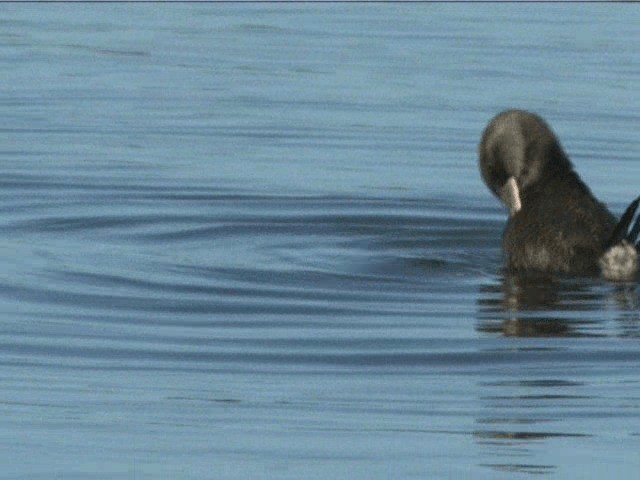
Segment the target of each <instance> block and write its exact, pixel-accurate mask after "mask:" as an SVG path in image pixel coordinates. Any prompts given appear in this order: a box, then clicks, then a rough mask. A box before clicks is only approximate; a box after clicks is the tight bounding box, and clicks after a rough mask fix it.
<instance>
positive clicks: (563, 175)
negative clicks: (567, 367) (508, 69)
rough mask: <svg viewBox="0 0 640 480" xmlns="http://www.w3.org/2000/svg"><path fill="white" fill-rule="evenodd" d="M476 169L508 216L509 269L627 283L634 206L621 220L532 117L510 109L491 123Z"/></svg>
mask: <svg viewBox="0 0 640 480" xmlns="http://www.w3.org/2000/svg"><path fill="white" fill-rule="evenodd" d="M479 153H480V171H481V172H482V178H483V179H484V181H485V183H486V184H487V186H488V187H489V189H490V190H491V191H492V192H493V193H494V194H495V195H496V196H497V197H498V198H499V199H500V200H501V201H502V202H503V203H504V204H505V206H506V207H507V208H508V209H509V211H510V213H511V216H510V218H509V220H508V222H507V225H506V227H505V230H504V236H503V249H504V254H505V262H506V266H507V268H508V269H509V270H514V271H528V270H536V271H542V272H562V273H571V274H595V273H598V272H602V273H603V275H604V276H605V277H607V278H610V279H613V280H629V279H631V278H633V277H635V274H636V272H637V270H638V254H637V248H636V246H635V245H633V243H634V242H635V237H637V235H638V232H637V230H638V221H637V222H636V225H634V228H633V229H632V231H631V232H630V233H629V234H627V233H626V231H627V228H628V227H629V224H630V222H631V220H632V219H633V216H634V214H635V210H636V208H637V206H638V200H636V201H635V202H633V203H632V204H631V205H630V206H629V208H628V209H627V212H625V215H624V216H623V218H622V220H621V221H620V222H618V221H617V219H616V218H615V217H614V216H613V215H612V214H611V212H609V210H608V209H607V207H606V206H605V205H604V204H602V203H601V202H599V201H598V200H597V199H596V198H595V197H594V196H593V194H592V193H591V191H590V190H589V188H588V187H587V186H586V185H585V183H584V182H583V181H582V180H581V179H580V177H579V176H578V174H577V173H576V172H575V171H574V169H573V165H572V164H571V161H570V160H569V158H568V156H567V155H566V153H565V152H564V150H563V149H562V147H561V145H560V142H559V141H558V139H557V138H556V136H555V134H554V133H553V131H552V130H551V128H549V126H548V125H547V124H546V122H545V121H544V120H543V119H542V118H540V117H539V116H538V115H535V114H532V113H529V112H526V111H523V110H508V111H506V112H502V113H500V114H498V115H497V116H496V117H494V118H493V120H491V122H490V123H489V125H488V126H487V128H486V129H485V131H484V133H483V135H482V141H481V143H480V152H479Z"/></svg>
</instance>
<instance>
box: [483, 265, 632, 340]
mask: <svg viewBox="0 0 640 480" xmlns="http://www.w3.org/2000/svg"><path fill="white" fill-rule="evenodd" d="M480 293H481V295H480V297H479V299H478V307H479V319H480V324H479V325H478V329H479V331H482V332H487V333H501V334H503V335H505V336H515V337H539V336H542V337H544V336H558V337H578V336H600V335H612V334H613V335H619V336H635V335H636V334H637V332H636V325H637V323H638V322H637V321H636V320H638V319H640V317H639V315H638V292H637V285H635V284H629V283H627V284H617V285H616V284H607V283H606V282H603V281H602V280H601V279H599V278H571V277H559V276H553V275H543V274H531V273H528V274H525V273H510V272H503V274H502V275H501V277H500V279H499V282H498V283H492V284H487V285H482V286H481V287H480ZM607 310H613V311H615V320H616V323H617V324H618V328H619V331H618V332H615V333H613V332H610V331H607V330H606V329H603V328H602V326H603V324H604V323H605V319H604V317H603V315H602V312H606V311H607ZM607 316H608V315H607Z"/></svg>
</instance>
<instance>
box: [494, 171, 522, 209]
mask: <svg viewBox="0 0 640 480" xmlns="http://www.w3.org/2000/svg"><path fill="white" fill-rule="evenodd" d="M498 195H499V196H500V200H502V203H504V205H505V206H506V207H507V208H508V209H509V212H510V213H511V216H513V215H515V214H516V213H518V212H519V211H520V209H521V208H522V203H521V202H520V190H519V189H518V184H517V183H516V179H515V178H514V177H509V179H508V180H507V182H506V183H505V184H504V185H503V187H502V188H501V189H500V191H499V192H498Z"/></svg>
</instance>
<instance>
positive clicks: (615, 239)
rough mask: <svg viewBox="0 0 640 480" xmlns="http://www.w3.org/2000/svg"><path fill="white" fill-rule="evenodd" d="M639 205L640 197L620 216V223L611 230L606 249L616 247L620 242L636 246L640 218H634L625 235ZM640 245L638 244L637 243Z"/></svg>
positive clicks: (639, 232)
mask: <svg viewBox="0 0 640 480" xmlns="http://www.w3.org/2000/svg"><path fill="white" fill-rule="evenodd" d="M639 204H640V197H638V198H636V199H635V200H634V201H633V202H631V204H629V206H628V207H627V209H626V210H625V211H624V213H623V214H622V217H621V218H620V221H619V222H618V224H617V225H616V227H615V228H614V229H613V233H612V234H611V238H610V239H609V242H608V243H607V246H608V247H613V246H614V245H617V244H618V243H620V242H621V241H622V240H627V241H628V242H629V243H631V244H636V239H637V238H638V234H640V217H638V218H636V221H635V223H634V224H633V227H632V228H631V230H630V231H629V232H628V233H627V230H628V229H629V225H631V221H632V220H633V216H634V215H635V214H636V210H638V205H639ZM639 243H640V242H639ZM636 247H637V245H636Z"/></svg>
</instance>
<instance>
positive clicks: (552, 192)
mask: <svg viewBox="0 0 640 480" xmlns="http://www.w3.org/2000/svg"><path fill="white" fill-rule="evenodd" d="M615 224H616V219H615V217H614V216H613V215H612V214H611V213H610V212H609V211H608V210H607V208H606V207H605V206H604V205H603V204H602V203H600V202H598V201H597V200H596V199H595V198H594V197H593V195H592V194H591V192H590V191H589V189H588V188H587V187H586V186H585V185H584V184H583V183H582V182H581V180H580V179H579V178H578V177H577V175H575V174H574V173H573V172H571V174H570V178H562V179H548V181H546V182H542V183H541V188H538V189H535V190H533V191H531V192H530V193H529V195H528V196H527V197H525V198H523V208H522V209H521V210H520V211H519V212H518V213H517V214H515V215H514V216H513V217H511V219H510V220H509V223H508V224H507V227H506V229H505V232H504V238H503V243H504V251H505V257H506V264H507V267H508V268H509V269H511V270H540V271H547V272H572V273H595V272H597V271H598V259H599V258H600V256H601V255H602V254H603V252H604V251H605V249H606V247H607V242H608V240H609V238H610V237H611V234H612V232H613V229H614V227H615Z"/></svg>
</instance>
